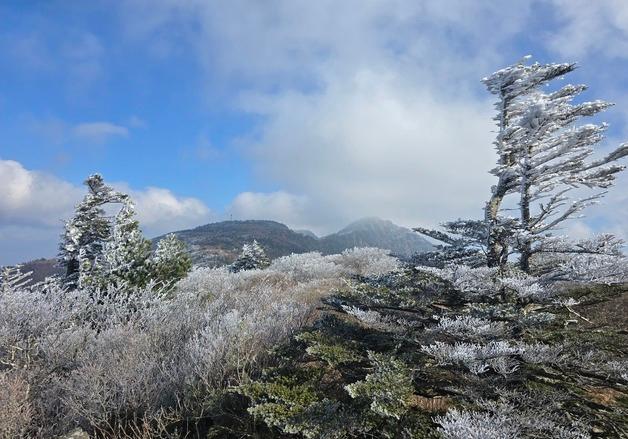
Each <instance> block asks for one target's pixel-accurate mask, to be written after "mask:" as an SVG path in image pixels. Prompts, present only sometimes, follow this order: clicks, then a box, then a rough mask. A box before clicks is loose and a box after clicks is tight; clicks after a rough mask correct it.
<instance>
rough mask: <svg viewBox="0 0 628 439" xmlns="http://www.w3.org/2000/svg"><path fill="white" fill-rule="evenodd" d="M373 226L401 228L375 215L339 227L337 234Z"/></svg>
mask: <svg viewBox="0 0 628 439" xmlns="http://www.w3.org/2000/svg"><path fill="white" fill-rule="evenodd" d="M375 228H391V229H395V228H403V227H401V226H398V225H396V224H395V223H393V222H392V221H390V220H385V219H382V218H379V217H376V216H367V217H364V218H360V219H359V220H357V221H354V222H352V223H351V224H349V225H348V226H346V227H344V228H343V229H341V230H340V231H339V232H337V233H338V234H343V233H351V232H355V231H360V230H372V229H375Z"/></svg>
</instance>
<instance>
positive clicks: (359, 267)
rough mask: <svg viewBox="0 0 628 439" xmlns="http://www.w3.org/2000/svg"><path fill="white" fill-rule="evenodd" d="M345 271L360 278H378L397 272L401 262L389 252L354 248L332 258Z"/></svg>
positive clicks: (370, 248)
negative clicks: (378, 276)
mask: <svg viewBox="0 0 628 439" xmlns="http://www.w3.org/2000/svg"><path fill="white" fill-rule="evenodd" d="M331 259H332V260H333V261H334V262H336V263H337V264H339V265H340V266H341V267H342V268H343V270H344V271H345V272H347V273H350V274H356V275H359V276H377V275H381V274H386V273H388V272H391V271H394V270H397V269H398V268H399V266H400V263H399V260H398V259H397V258H395V257H393V256H390V252H389V251H388V250H382V249H379V248H374V247H354V248H352V249H347V250H345V251H343V252H342V253H341V254H339V255H334V256H332V258H331Z"/></svg>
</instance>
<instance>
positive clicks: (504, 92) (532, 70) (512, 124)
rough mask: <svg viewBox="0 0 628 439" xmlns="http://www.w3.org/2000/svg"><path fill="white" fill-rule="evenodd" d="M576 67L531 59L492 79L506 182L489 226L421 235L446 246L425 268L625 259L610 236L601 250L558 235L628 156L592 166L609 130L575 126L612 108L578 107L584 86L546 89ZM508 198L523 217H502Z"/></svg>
mask: <svg viewBox="0 0 628 439" xmlns="http://www.w3.org/2000/svg"><path fill="white" fill-rule="evenodd" d="M575 68H576V66H575V64H545V65H541V64H538V63H534V64H532V65H527V64H525V59H524V60H522V61H521V62H519V63H517V64H514V65H512V66H509V67H507V68H505V69H502V70H499V71H498V72H495V73H493V74H492V75H491V76H489V77H487V78H484V80H483V82H484V83H485V84H486V86H487V87H488V89H489V91H490V92H491V93H493V94H495V95H497V96H498V102H497V103H496V108H497V109H498V115H497V116H496V117H495V120H496V121H497V124H498V134H497V139H496V141H495V147H496V149H497V153H498V163H497V166H496V167H495V168H494V169H492V170H491V173H492V174H493V175H495V176H496V177H497V178H498V181H497V185H495V186H493V187H492V194H491V198H490V200H489V201H488V202H487V203H486V206H485V210H484V212H485V215H484V221H477V220H457V221H452V222H448V223H445V224H444V225H443V227H444V232H441V231H435V230H430V229H425V228H416V229H415V230H416V231H417V232H419V233H422V234H424V235H427V236H429V237H431V238H434V239H436V240H439V241H441V242H443V243H444V244H446V245H445V246H440V247H438V252H437V253H434V254H428V255H426V256H424V257H422V258H421V260H420V261H419V262H420V263H421V264H422V265H433V266H443V265H444V264H445V263H451V262H455V263H463V264H470V265H472V266H480V265H484V264H483V263H482V261H484V263H485V265H488V266H489V267H499V268H501V269H503V268H504V267H505V266H506V264H507V263H508V260H509V257H510V256H511V255H513V254H515V253H516V254H518V255H519V267H520V268H521V269H522V270H523V271H524V272H527V273H530V272H531V271H533V267H531V258H532V257H533V256H537V259H543V261H544V264H545V265H546V266H547V265H548V263H547V262H548V260H549V259H551V255H552V254H555V255H565V254H572V255H576V254H579V255H584V254H588V255H599V256H602V257H604V258H606V257H608V256H611V257H617V252H616V251H615V247H616V246H614V245H612V242H613V241H614V240H615V238H614V237H612V236H610V235H602V236H600V237H598V238H597V240H598V241H599V242H598V245H595V246H591V245H588V244H587V243H586V242H573V243H571V244H570V245H568V243H567V241H566V240H565V239H564V238H560V237H556V236H554V235H553V233H554V232H555V230H556V229H557V228H558V227H559V226H560V225H562V223H563V222H564V221H566V220H568V219H571V218H575V217H576V216H577V215H579V214H580V212H581V211H582V210H583V209H585V208H586V207H587V206H590V205H591V204H593V203H595V202H597V200H598V199H599V198H601V197H602V196H603V195H604V193H605V192H604V191H605V190H606V189H607V188H609V187H610V186H612V185H613V183H614V179H615V176H616V174H617V173H618V172H620V171H622V170H623V169H624V168H625V166H623V165H619V164H617V163H615V162H616V161H617V160H619V159H621V158H623V157H625V156H626V155H628V143H624V144H622V145H620V146H619V147H618V148H616V149H615V150H613V151H612V152H611V153H610V154H608V155H606V156H605V157H603V158H601V159H597V160H591V156H592V155H593V154H594V149H593V147H594V146H595V145H597V144H598V143H599V142H600V141H601V140H602V139H603V133H604V131H605V130H606V128H607V125H606V124H604V123H602V124H586V125H581V126H576V125H575V124H576V122H577V121H578V120H579V119H580V118H582V117H588V116H594V115H596V114H598V113H600V112H601V111H603V110H605V109H606V108H608V107H609V106H610V104H609V103H607V102H603V101H593V102H584V103H581V104H574V103H573V100H574V99H575V98H576V97H577V96H579V95H580V94H581V93H582V92H583V91H584V90H586V86H584V85H570V84H568V85H565V86H564V87H562V88H560V89H558V90H557V91H553V92H546V91H544V90H543V88H544V87H545V86H546V85H548V83H550V82H551V81H552V80H554V79H557V78H560V77H562V76H563V75H565V74H567V73H569V72H572V71H573V70H574V69H575ZM577 189H581V190H582V189H590V190H593V191H594V192H593V194H592V195H589V196H586V197H584V198H582V199H573V200H572V199H571V197H569V195H570V194H571V193H572V192H573V191H574V190H577ZM508 196H512V197H514V198H517V201H518V210H519V215H518V217H517V218H511V217H507V216H504V215H502V214H501V212H502V211H503V210H504V209H503V207H502V204H503V202H504V200H505V199H506V197H508ZM536 203H538V206H535V204H536ZM604 241H607V242H606V243H605V242H604ZM606 249H612V250H610V251H608V252H607V251H606ZM611 262H612V261H611Z"/></svg>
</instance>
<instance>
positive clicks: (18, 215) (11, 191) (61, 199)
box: [0, 159, 83, 227]
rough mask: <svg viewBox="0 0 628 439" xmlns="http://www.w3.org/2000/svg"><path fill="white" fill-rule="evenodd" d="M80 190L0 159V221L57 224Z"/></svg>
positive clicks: (5, 222)
mask: <svg viewBox="0 0 628 439" xmlns="http://www.w3.org/2000/svg"><path fill="white" fill-rule="evenodd" d="M82 192H83V191H82V190H81V189H80V188H78V187H76V186H73V185H72V184H70V183H68V182H66V181H63V180H60V179H58V178H56V177H54V176H51V175H48V174H46V173H42V172H37V171H31V170H28V169H25V168H24V167H23V166H22V164H20V163H19V162H16V161H13V160H2V159H0V224H2V225H8V224H11V225H24V224H29V225H34V226H42V227H58V226H59V224H60V223H61V222H60V221H61V219H62V218H64V217H67V216H68V215H69V214H70V213H71V212H72V210H73V208H74V204H75V203H76V201H77V200H78V199H79V198H80V196H81V194H82Z"/></svg>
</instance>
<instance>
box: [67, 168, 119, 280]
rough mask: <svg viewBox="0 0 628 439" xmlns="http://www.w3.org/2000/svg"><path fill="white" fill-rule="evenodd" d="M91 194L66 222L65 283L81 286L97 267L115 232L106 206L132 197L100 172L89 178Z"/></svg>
mask: <svg viewBox="0 0 628 439" xmlns="http://www.w3.org/2000/svg"><path fill="white" fill-rule="evenodd" d="M85 185H86V186H87V188H88V193H87V195H86V196H85V197H84V198H83V201H81V202H80V203H79V204H78V205H77V206H76V209H75V213H74V217H73V218H72V219H70V220H69V221H67V222H66V223H65V230H64V233H63V235H62V236H61V243H60V245H59V256H58V261H59V265H60V266H61V267H62V268H64V269H65V275H64V283H65V284H66V285H67V286H69V287H77V286H78V285H79V283H80V282H82V281H83V280H86V279H88V278H89V273H90V272H91V271H92V270H96V267H95V265H96V258H97V257H98V256H99V255H100V254H102V251H103V248H104V245H105V242H106V241H107V240H108V239H109V238H110V236H111V231H112V223H111V219H110V218H108V217H107V216H106V213H105V210H104V208H103V207H104V206H105V205H107V204H111V203H124V202H125V201H126V200H127V198H128V196H127V195H125V194H123V193H121V192H118V191H115V190H114V189H113V188H111V187H110V186H107V185H105V183H104V181H103V178H102V177H101V176H100V175H99V174H94V175H91V176H90V177H88V178H87V180H85Z"/></svg>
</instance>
